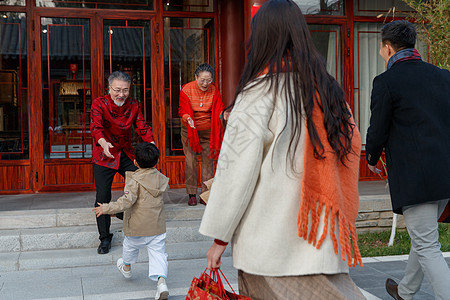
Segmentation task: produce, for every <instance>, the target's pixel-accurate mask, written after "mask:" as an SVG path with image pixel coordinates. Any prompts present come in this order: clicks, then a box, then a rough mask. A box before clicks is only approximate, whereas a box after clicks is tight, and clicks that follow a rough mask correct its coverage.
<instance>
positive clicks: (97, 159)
mask: <svg viewBox="0 0 450 300" xmlns="http://www.w3.org/2000/svg"><path fill="white" fill-rule="evenodd" d="M108 83H109V94H108V95H105V96H103V97H99V98H96V99H95V100H94V101H93V102H92V107H91V134H92V137H93V139H94V147H93V153H92V162H93V163H94V166H93V169H94V180H95V188H96V190H97V193H96V198H95V206H98V203H109V202H110V201H111V185H112V182H113V179H114V176H115V175H116V173H119V174H120V175H122V177H125V172H126V171H136V170H137V167H136V166H135V165H134V163H133V160H134V149H133V147H132V146H131V130H132V126H133V125H134V126H135V128H136V132H137V133H138V134H139V135H140V136H141V137H142V139H143V140H144V141H145V142H154V139H153V133H152V130H151V128H150V127H149V126H148V125H147V123H146V121H145V119H144V116H143V115H142V112H141V109H140V107H139V103H138V101H137V100H136V99H133V98H131V97H130V96H129V95H130V85H131V78H130V76H128V74H126V73H124V72H119V71H115V72H113V73H111V75H110V76H109V78H108ZM118 217H119V215H118ZM119 218H120V217H119ZM110 225H111V218H110V216H109V215H102V216H100V217H98V218H97V228H98V232H99V239H100V241H101V242H100V246H98V249H97V252H98V254H106V253H108V252H109V249H110V248H111V239H112V234H111V233H110V232H109V229H110Z"/></svg>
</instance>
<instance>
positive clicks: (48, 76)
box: [41, 18, 92, 159]
mask: <svg viewBox="0 0 450 300" xmlns="http://www.w3.org/2000/svg"><path fill="white" fill-rule="evenodd" d="M89 34H90V27H89V20H87V19H69V18H41V41H42V45H41V46H42V84H43V88H42V93H43V98H42V99H43V110H44V111H43V122H44V128H43V130H44V157H45V158H46V159H58V158H60V159H64V158H90V157H91V156H92V138H91V134H90V129H89V127H90V125H89V124H90V107H91V71H90V70H91V67H90V66H91V57H90V48H91V47H90V38H89Z"/></svg>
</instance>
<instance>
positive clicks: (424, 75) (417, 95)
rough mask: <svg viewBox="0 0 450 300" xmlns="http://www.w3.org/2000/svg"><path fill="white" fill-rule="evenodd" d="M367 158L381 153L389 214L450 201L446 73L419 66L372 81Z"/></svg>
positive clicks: (403, 66) (399, 67) (405, 65)
mask: <svg viewBox="0 0 450 300" xmlns="http://www.w3.org/2000/svg"><path fill="white" fill-rule="evenodd" d="M370 109H371V113H372V115H371V118H370V126H369V129H368V130H367V142H366V157H367V162H368V163H369V164H370V165H375V164H376V163H377V162H378V159H379V158H380V155H381V153H382V151H383V149H385V153H386V164H387V171H388V180H389V187H390V193H391V201H392V209H393V211H394V212H395V213H400V214H401V213H402V207H403V206H406V205H413V204H419V203H424V202H429V201H436V200H442V199H446V198H449V197H450V72H449V71H447V70H442V69H439V68H437V67H435V66H433V65H431V64H428V63H425V62H422V61H420V60H407V61H401V62H397V63H395V64H394V65H393V66H392V67H391V68H390V69H389V70H387V71H386V72H384V73H382V74H380V75H379V76H377V77H375V79H374V81H373V90H372V98H371V105H370Z"/></svg>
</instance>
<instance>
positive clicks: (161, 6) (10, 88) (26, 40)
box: [0, 0, 423, 194]
mask: <svg viewBox="0 0 450 300" xmlns="http://www.w3.org/2000/svg"><path fill="white" fill-rule="evenodd" d="M263 2H264V1H256V0H244V1H241V0H227V1H222V0H129V1H117V0H109V1H106V0H2V1H0V178H1V179H0V194H17V193H34V192H57V191H58V192H62V191H85V190H93V189H94V178H93V174H92V164H91V155H92V137H91V134H90V130H89V127H90V106H91V102H92V99H94V98H95V97H98V96H100V95H103V94H105V93H107V90H108V83H107V81H106V78H107V77H108V75H109V74H110V73H111V72H112V71H115V70H122V71H125V72H127V73H129V74H130V76H131V78H132V81H133V83H132V88H131V89H132V91H131V95H132V97H134V98H136V99H137V100H138V101H139V102H140V104H141V107H142V110H143V112H144V115H145V117H146V120H147V121H148V123H149V124H150V125H151V126H152V129H153V132H154V136H155V140H156V144H157V145H158V147H159V148H160V150H161V160H160V163H159V165H158V168H159V169H160V170H161V171H162V172H163V173H164V174H166V175H167V176H168V177H169V178H170V181H171V187H182V186H183V184H184V156H183V151H182V145H181V139H180V126H181V124H180V118H179V117H178V97H179V92H180V88H181V86H182V85H183V84H185V83H187V82H189V81H191V80H193V78H194V70H195V68H196V66H197V65H198V64H200V63H204V62H208V63H209V64H211V65H212V66H213V68H214V69H215V70H216V74H215V76H214V79H215V82H216V83H217V84H218V86H219V88H220V91H221V93H222V98H223V100H224V102H225V104H227V103H230V102H231V101H232V100H233V96H234V88H235V86H236V83H237V81H238V79H239V75H240V72H241V70H242V66H243V64H244V62H245V41H246V39H247V38H248V36H249V23H250V18H251V7H252V6H253V5H255V4H261V3H263ZM294 2H296V3H297V4H298V5H299V6H300V8H301V9H302V11H303V12H304V14H305V15H307V16H306V18H307V22H308V25H309V26H310V30H311V34H312V37H313V39H314V42H315V44H316V46H317V48H318V49H319V51H320V52H321V54H322V55H323V56H324V57H325V59H326V61H327V68H328V71H329V72H330V73H331V74H332V75H333V76H334V77H335V78H336V79H337V81H338V82H340V83H341V84H342V86H343V88H344V90H345V92H346V93H347V95H348V102H349V103H350V106H351V108H352V109H353V111H354V115H355V120H356V122H357V124H358V126H359V128H360V130H361V133H362V136H363V146H364V143H365V132H366V130H367V126H368V123H369V115H370V110H369V104H370V91H371V84H372V80H373V78H374V77H375V76H376V75H378V74H379V73H381V72H383V71H384V70H385V65H384V62H383V61H382V60H381V58H380V57H379V56H378V49H379V43H380V37H379V31H380V28H381V27H382V26H383V23H384V22H389V21H391V20H392V19H393V18H394V17H395V19H399V18H404V17H405V16H406V14H407V13H408V12H409V8H408V7H407V6H406V5H405V4H403V2H402V1H401V0H383V1H378V0H296V1H294ZM394 7H395V16H394V15H393V13H392V8H394ZM388 11H391V12H390V13H389V14H387V12H388ZM380 14H384V15H383V16H381V17H377V16H378V15H380ZM420 50H421V49H420V47H419V51H420ZM422 54H423V53H422ZM133 142H135V143H137V142H139V137H137V136H134V137H133ZM363 149H364V148H363ZM200 164H201V162H200ZM360 169H361V171H360V178H361V180H377V179H379V178H377V177H375V176H373V175H372V174H370V172H369V170H368V169H367V167H366V163H365V157H364V151H363V152H362V159H361V168H360ZM199 171H200V167H199ZM122 185H123V180H122V178H121V177H120V176H116V178H115V180H114V185H113V187H115V188H119V187H121V186H122Z"/></svg>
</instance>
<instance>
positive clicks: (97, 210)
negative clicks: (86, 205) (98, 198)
mask: <svg viewBox="0 0 450 300" xmlns="http://www.w3.org/2000/svg"><path fill="white" fill-rule="evenodd" d="M97 204H98V206H97V207H95V208H93V209H92V211H93V212H95V216H96V217H97V218H98V217H100V216H101V215H103V208H102V206H103V204H102V203H98V202H97Z"/></svg>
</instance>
